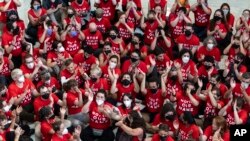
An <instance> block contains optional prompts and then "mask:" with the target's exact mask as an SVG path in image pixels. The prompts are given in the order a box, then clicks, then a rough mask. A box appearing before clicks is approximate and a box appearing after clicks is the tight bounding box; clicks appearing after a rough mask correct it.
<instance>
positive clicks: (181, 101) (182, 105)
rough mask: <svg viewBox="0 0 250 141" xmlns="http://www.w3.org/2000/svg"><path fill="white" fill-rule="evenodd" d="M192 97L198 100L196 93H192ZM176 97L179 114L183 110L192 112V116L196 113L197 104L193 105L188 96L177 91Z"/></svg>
mask: <svg viewBox="0 0 250 141" xmlns="http://www.w3.org/2000/svg"><path fill="white" fill-rule="evenodd" d="M193 97H194V98H195V99H196V100H198V101H200V99H199V98H198V96H197V95H196V94H194V95H193ZM176 99H177V107H176V109H177V114H178V115H181V114H182V113H183V112H185V111H189V112H191V113H192V115H193V116H195V115H197V113H198V106H194V105H193V104H192V102H191V100H190V99H189V97H188V96H187V95H186V94H184V93H182V92H177V93H176Z"/></svg>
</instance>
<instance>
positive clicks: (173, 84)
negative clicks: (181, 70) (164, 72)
mask: <svg viewBox="0 0 250 141" xmlns="http://www.w3.org/2000/svg"><path fill="white" fill-rule="evenodd" d="M166 79H167V83H166V98H167V99H169V98H170V96H171V95H174V94H175V93H174V92H173V90H174V91H175V92H179V91H182V86H181V84H180V83H179V81H178V78H177V80H176V81H173V80H171V79H170V78H169V77H168V78H166Z"/></svg>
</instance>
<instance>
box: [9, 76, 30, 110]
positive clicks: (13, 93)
mask: <svg viewBox="0 0 250 141" xmlns="http://www.w3.org/2000/svg"><path fill="white" fill-rule="evenodd" d="M26 88H27V94H26V95H25V97H24V98H23V100H22V102H21V103H20V105H21V106H26V105H28V104H31V102H32V94H31V89H34V88H35V86H34V84H33V83H32V81H31V80H29V79H27V78H25V81H24V82H23V87H22V88H20V87H18V86H17V85H16V84H15V82H12V83H11V84H10V85H9V87H8V91H9V94H10V97H17V98H19V97H20V95H21V94H22V93H24V91H25V89H26Z"/></svg>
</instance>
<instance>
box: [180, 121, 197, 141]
mask: <svg viewBox="0 0 250 141" xmlns="http://www.w3.org/2000/svg"><path fill="white" fill-rule="evenodd" d="M190 133H191V135H189V134H190ZM179 135H180V141H186V140H187V139H188V138H189V136H191V137H192V138H193V139H194V140H196V141H198V140H199V136H200V132H199V127H198V126H197V125H195V124H192V125H190V126H186V125H184V124H182V123H180V129H179Z"/></svg>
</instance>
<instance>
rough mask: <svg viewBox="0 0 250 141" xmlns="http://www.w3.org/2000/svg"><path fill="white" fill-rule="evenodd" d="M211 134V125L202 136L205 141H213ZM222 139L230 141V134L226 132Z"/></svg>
mask: <svg viewBox="0 0 250 141" xmlns="http://www.w3.org/2000/svg"><path fill="white" fill-rule="evenodd" d="M213 134H214V133H213V128H212V125H210V126H208V127H207V128H206V129H205V131H204V135H205V136H207V141H212V140H213ZM222 139H223V141H230V132H229V131H228V130H227V131H226V132H225V133H224V134H223V136H222Z"/></svg>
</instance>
